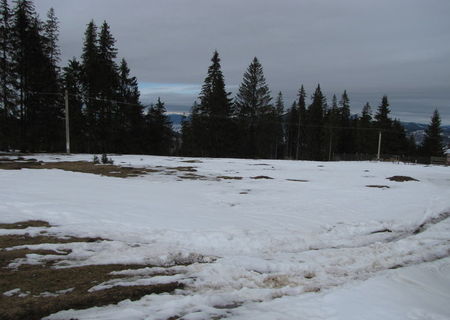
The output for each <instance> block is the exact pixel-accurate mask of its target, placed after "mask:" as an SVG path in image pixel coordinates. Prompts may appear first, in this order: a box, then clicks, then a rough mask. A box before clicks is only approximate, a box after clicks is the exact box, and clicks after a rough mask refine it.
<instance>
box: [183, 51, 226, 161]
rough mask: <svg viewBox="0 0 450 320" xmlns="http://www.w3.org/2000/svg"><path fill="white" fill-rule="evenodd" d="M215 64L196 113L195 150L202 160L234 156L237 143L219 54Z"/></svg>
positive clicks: (214, 56) (214, 61)
mask: <svg viewBox="0 0 450 320" xmlns="http://www.w3.org/2000/svg"><path fill="white" fill-rule="evenodd" d="M211 62H212V64H211V65H210V66H209V68H208V74H207V76H206V78H205V81H204V83H203V86H202V90H201V92H200V95H199V100H200V103H199V105H198V106H196V108H195V110H194V109H193V110H192V114H193V116H192V119H191V121H192V133H193V135H194V138H193V141H194V142H195V143H196V144H197V146H196V147H195V148H194V149H195V150H198V152H199V153H198V155H202V156H213V157H219V156H230V154H231V152H232V149H233V143H234V130H233V125H232V121H231V115H232V104H231V100H230V98H229V95H230V94H229V93H228V92H227V91H226V89H225V80H224V77H223V74H222V70H221V66H220V58H219V54H218V52H217V51H215V52H214V54H213V57H212V59H211Z"/></svg>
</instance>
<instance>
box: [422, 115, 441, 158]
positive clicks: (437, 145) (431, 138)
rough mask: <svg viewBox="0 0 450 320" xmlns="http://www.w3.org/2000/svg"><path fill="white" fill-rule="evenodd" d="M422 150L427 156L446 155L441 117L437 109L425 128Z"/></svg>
mask: <svg viewBox="0 0 450 320" xmlns="http://www.w3.org/2000/svg"><path fill="white" fill-rule="evenodd" d="M420 152H421V154H422V155H423V156H426V157H431V156H434V157H442V156H443V155H444V143H443V139H442V128H441V117H440V116H439V112H438V110H437V109H436V110H434V112H433V116H432V117H431V121H430V124H429V125H428V127H427V129H426V130H425V138H424V140H423V142H422V145H421V146H420Z"/></svg>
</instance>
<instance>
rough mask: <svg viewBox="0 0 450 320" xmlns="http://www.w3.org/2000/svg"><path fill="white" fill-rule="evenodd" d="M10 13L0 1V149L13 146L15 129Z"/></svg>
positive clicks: (3, 0) (6, 2)
mask: <svg viewBox="0 0 450 320" xmlns="http://www.w3.org/2000/svg"><path fill="white" fill-rule="evenodd" d="M11 24H12V15H11V11H10V8H9V6H8V1H7V0H1V2H0V128H1V129H0V150H9V149H10V148H12V147H14V145H15V142H16V141H15V139H16V136H17V135H18V132H17V131H16V128H17V125H15V122H16V116H17V114H16V92H15V89H16V87H17V83H16V77H15V73H14V69H13V68H14V65H13V60H12V59H13V50H14V47H13V38H12V32H13V31H12V26H11Z"/></svg>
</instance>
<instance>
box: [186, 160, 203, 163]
mask: <svg viewBox="0 0 450 320" xmlns="http://www.w3.org/2000/svg"><path fill="white" fill-rule="evenodd" d="M181 162H185V163H203V161H200V160H182V161H181Z"/></svg>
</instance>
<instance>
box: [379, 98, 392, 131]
mask: <svg viewBox="0 0 450 320" xmlns="http://www.w3.org/2000/svg"><path fill="white" fill-rule="evenodd" d="M389 113H391V110H390V109H389V101H388V97H387V96H386V95H385V96H383V98H382V99H381V104H380V106H379V107H378V110H377V113H376V114H375V120H376V124H375V125H376V127H378V128H381V129H390V128H391V126H392V120H391V118H390V117H389Z"/></svg>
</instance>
